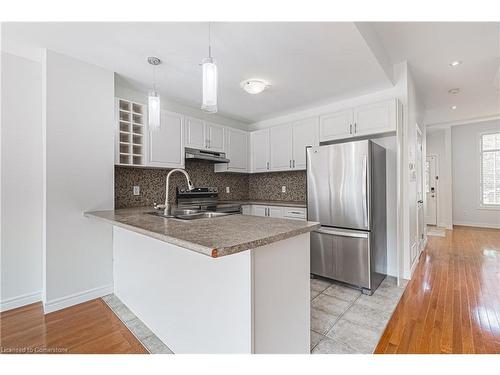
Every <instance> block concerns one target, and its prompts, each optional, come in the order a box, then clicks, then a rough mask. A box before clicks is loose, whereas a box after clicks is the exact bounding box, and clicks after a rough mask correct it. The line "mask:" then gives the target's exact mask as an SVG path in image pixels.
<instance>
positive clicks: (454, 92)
mask: <svg viewBox="0 0 500 375" xmlns="http://www.w3.org/2000/svg"><path fill="white" fill-rule="evenodd" d="M459 92H460V89H459V88H455V89H449V90H448V94H452V95H457V94H458V93H459Z"/></svg>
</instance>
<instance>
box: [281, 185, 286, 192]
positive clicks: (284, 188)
mask: <svg viewBox="0 0 500 375" xmlns="http://www.w3.org/2000/svg"><path fill="white" fill-rule="evenodd" d="M281 192H282V193H286V186H285V185H283V186H282V187H281Z"/></svg>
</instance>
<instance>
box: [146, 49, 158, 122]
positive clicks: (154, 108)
mask: <svg viewBox="0 0 500 375" xmlns="http://www.w3.org/2000/svg"><path fill="white" fill-rule="evenodd" d="M148 63H149V64H151V65H152V66H153V88H152V89H151V90H150V91H149V94H148V126H149V129H150V130H153V131H156V130H158V129H160V94H158V92H157V91H156V82H155V81H156V67H157V66H158V65H160V64H161V60H160V59H159V58H158V57H154V56H150V57H148Z"/></svg>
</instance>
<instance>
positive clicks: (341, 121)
mask: <svg viewBox="0 0 500 375" xmlns="http://www.w3.org/2000/svg"><path fill="white" fill-rule="evenodd" d="M352 124H353V112H352V110H350V109H349V110H347V111H341V112H335V113H332V114H328V115H324V116H320V118H319V140H320V142H324V141H332V140H335V139H342V138H348V137H351V136H352Z"/></svg>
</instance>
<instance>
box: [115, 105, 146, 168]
mask: <svg viewBox="0 0 500 375" xmlns="http://www.w3.org/2000/svg"><path fill="white" fill-rule="evenodd" d="M115 106H116V121H117V126H116V132H117V134H116V158H115V164H118V165H144V164H145V160H144V159H145V139H146V137H145V134H146V131H145V129H146V121H145V117H146V106H145V105H143V104H140V103H135V102H132V101H129V100H125V99H119V98H117V99H116V102H115Z"/></svg>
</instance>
